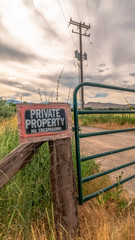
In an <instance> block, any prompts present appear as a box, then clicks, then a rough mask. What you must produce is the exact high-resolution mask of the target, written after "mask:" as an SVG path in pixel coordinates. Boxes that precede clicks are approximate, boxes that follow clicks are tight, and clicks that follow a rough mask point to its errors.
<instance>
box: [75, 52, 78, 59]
mask: <svg viewBox="0 0 135 240" xmlns="http://www.w3.org/2000/svg"><path fill="white" fill-rule="evenodd" d="M75 58H78V51H77V50H76V51H75Z"/></svg>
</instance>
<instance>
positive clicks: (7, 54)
mask: <svg viewBox="0 0 135 240" xmlns="http://www.w3.org/2000/svg"><path fill="white" fill-rule="evenodd" d="M0 59H1V60H3V61H4V60H12V61H20V62H27V61H32V60H33V59H38V57H37V56H35V55H34V54H32V53H27V52H24V51H21V50H18V49H15V48H13V47H12V46H8V45H6V44H4V43H0Z"/></svg>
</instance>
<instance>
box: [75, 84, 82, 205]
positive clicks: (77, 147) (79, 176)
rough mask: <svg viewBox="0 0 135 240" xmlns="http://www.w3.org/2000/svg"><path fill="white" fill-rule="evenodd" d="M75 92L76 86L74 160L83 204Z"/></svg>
mask: <svg viewBox="0 0 135 240" xmlns="http://www.w3.org/2000/svg"><path fill="white" fill-rule="evenodd" d="M77 92H78V88H76V89H75V90H74V99H73V102H74V125H75V145H76V160H77V173H78V174H77V177H78V193H79V204H80V205H81V204H83V193H82V174H81V158H80V142H79V133H78V131H79V125H78V108H77V107H78V106H77Z"/></svg>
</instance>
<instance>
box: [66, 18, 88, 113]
mask: <svg viewBox="0 0 135 240" xmlns="http://www.w3.org/2000/svg"><path fill="white" fill-rule="evenodd" d="M69 24H72V25H75V26H77V29H78V30H79V31H78V32H75V31H74V30H72V32H73V33H76V34H79V43H80V53H78V51H75V57H76V58H77V59H78V61H79V62H80V78H81V83H83V60H87V54H86V53H84V54H82V36H85V37H90V34H87V33H86V32H87V30H89V29H90V24H89V25H86V24H85V23H82V22H75V21H73V20H72V19H71V18H70V22H69ZM83 29H85V33H83V32H82V30H83ZM81 109H84V92H83V87H82V88H81Z"/></svg>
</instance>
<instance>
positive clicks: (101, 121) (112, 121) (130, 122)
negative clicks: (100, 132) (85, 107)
mask: <svg viewBox="0 0 135 240" xmlns="http://www.w3.org/2000/svg"><path fill="white" fill-rule="evenodd" d="M79 123H80V125H82V126H95V127H104V128H109V129H113V128H118V127H119V128H128V127H134V126H135V114H115V115H114V114H91V115H80V116H79Z"/></svg>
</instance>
